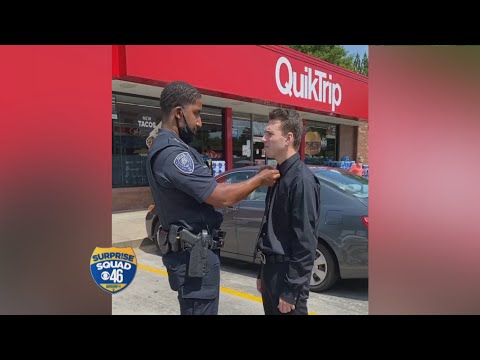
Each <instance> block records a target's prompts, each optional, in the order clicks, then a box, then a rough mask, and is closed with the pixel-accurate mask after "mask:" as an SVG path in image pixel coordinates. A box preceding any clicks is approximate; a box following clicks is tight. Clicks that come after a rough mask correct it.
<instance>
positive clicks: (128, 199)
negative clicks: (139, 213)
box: [112, 187, 153, 212]
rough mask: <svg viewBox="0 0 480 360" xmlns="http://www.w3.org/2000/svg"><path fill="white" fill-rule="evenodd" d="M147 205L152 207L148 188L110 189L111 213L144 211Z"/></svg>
mask: <svg viewBox="0 0 480 360" xmlns="http://www.w3.org/2000/svg"><path fill="white" fill-rule="evenodd" d="M149 205H153V198H152V192H151V191H150V188H149V187H133V188H116V189H112V212H115V211H125V210H146V209H147V208H148V206H149Z"/></svg>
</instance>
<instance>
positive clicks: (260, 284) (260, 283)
mask: <svg viewBox="0 0 480 360" xmlns="http://www.w3.org/2000/svg"><path fill="white" fill-rule="evenodd" d="M257 291H258V292H259V293H260V294H261V293H262V280H261V279H257Z"/></svg>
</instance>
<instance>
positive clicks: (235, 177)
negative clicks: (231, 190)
mask: <svg viewBox="0 0 480 360" xmlns="http://www.w3.org/2000/svg"><path fill="white" fill-rule="evenodd" d="M253 176H255V173H254V172H253V171H235V172H232V173H228V174H224V175H223V176H220V177H218V178H217V182H219V183H228V184H234V183H238V182H240V181H245V180H248V179H250V178H251V177H253Z"/></svg>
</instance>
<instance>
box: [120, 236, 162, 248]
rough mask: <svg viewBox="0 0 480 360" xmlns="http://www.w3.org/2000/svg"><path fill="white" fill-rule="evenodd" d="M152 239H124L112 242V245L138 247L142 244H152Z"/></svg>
mask: <svg viewBox="0 0 480 360" xmlns="http://www.w3.org/2000/svg"><path fill="white" fill-rule="evenodd" d="M153 244H154V243H153V241H152V240H151V239H150V238H148V237H144V238H141V239H133V240H124V241H118V242H115V243H112V247H131V248H134V249H135V248H139V247H140V246H142V245H153Z"/></svg>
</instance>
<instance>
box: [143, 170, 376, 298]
mask: <svg viewBox="0 0 480 360" xmlns="http://www.w3.org/2000/svg"><path fill="white" fill-rule="evenodd" d="M309 168H310V169H311V170H312V172H313V173H314V174H315V176H317V177H318V178H319V179H320V183H321V193H320V197H321V209H320V221H321V225H320V236H319V239H318V246H317V253H316V259H315V265H314V269H313V272H312V277H311V282H310V285H311V290H312V291H317V292H320V291H323V290H326V289H328V288H330V287H332V286H333V285H334V284H335V282H336V281H337V280H338V279H339V278H341V279H354V278H367V277H368V180H367V179H365V178H363V177H361V176H357V175H353V174H351V173H349V172H348V171H345V170H341V169H339V168H331V167H320V166H309ZM258 169H259V167H255V166H249V167H242V168H238V169H233V170H230V171H227V172H224V173H222V174H220V175H218V176H217V177H216V180H217V182H219V183H222V182H227V183H235V182H240V181H244V180H247V179H249V178H251V177H253V176H254V175H255V174H256V173H257V172H258ZM266 194H267V187H260V188H258V189H257V190H255V191H254V192H253V193H251V194H250V195H249V196H248V198H247V199H245V200H243V201H240V202H239V203H237V204H235V205H232V206H229V207H227V208H225V209H219V211H221V212H222V213H223V219H224V220H223V223H222V230H225V231H226V233H227V235H226V238H225V245H224V247H223V249H222V252H221V255H222V256H223V257H228V258H234V259H239V260H244V261H250V262H252V261H253V254H254V248H255V240H256V237H257V234H258V231H259V228H260V224H261V221H262V217H263V213H264V209H265V197H266ZM158 226H159V222H158V217H157V215H156V214H155V210H154V207H153V206H152V207H150V208H149V211H148V213H147V216H146V227H147V234H148V236H149V237H150V238H151V239H152V240H154V239H153V237H154V236H153V234H154V233H155V232H156V230H157V229H158ZM256 262H257V263H258V262H259V259H258V257H257V259H256Z"/></svg>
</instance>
